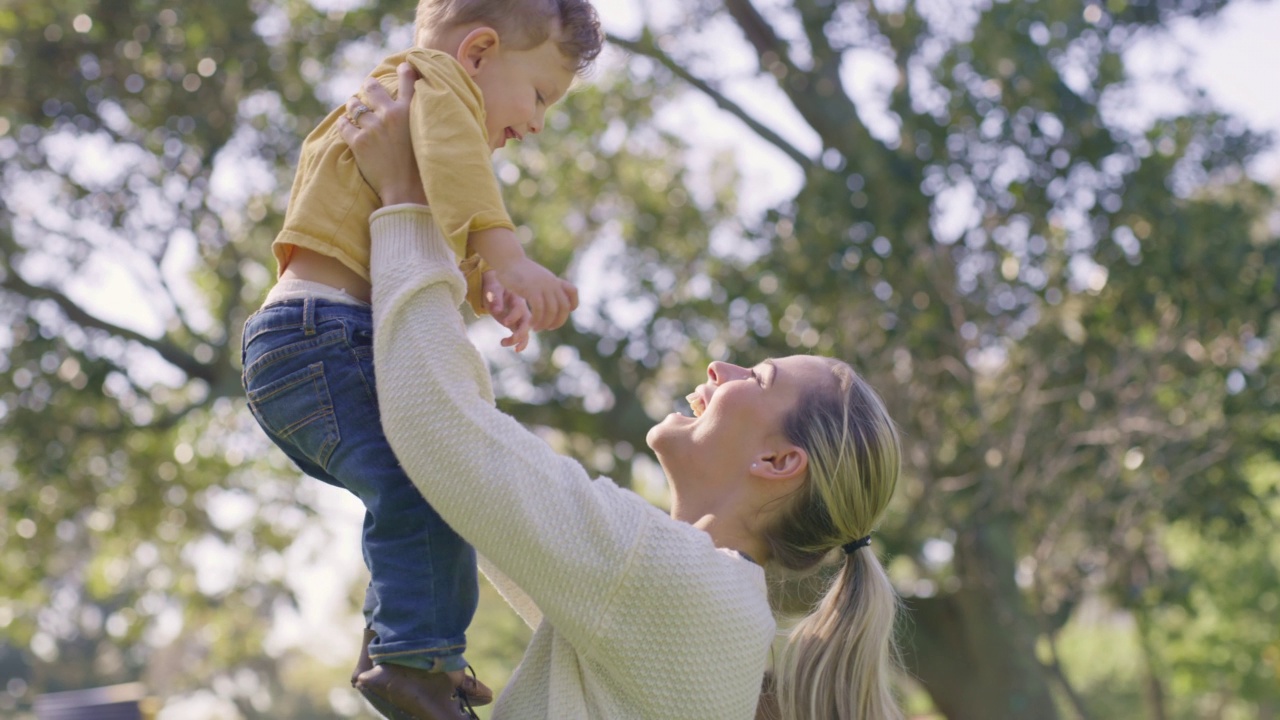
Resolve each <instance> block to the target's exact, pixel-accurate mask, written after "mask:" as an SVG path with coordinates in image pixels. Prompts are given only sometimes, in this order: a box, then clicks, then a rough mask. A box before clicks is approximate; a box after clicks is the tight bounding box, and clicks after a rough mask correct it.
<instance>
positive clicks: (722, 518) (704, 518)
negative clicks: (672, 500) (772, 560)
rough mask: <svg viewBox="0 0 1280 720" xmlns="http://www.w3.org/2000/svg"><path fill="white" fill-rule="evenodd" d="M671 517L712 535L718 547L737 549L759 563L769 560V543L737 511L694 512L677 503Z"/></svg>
mask: <svg viewBox="0 0 1280 720" xmlns="http://www.w3.org/2000/svg"><path fill="white" fill-rule="evenodd" d="M671 517H672V518H674V519H676V520H682V521H684V522H687V523H689V524H690V525H692V526H694V527H696V528H698V529H699V530H701V531H703V532H705V533H706V534H708V535H710V536H711V542H712V544H713V545H715V546H716V547H718V548H724V549H726V550H735V551H737V552H739V553H742V554H743V555H746V556H747V557H748V558H749V559H751V560H752V561H753V562H756V563H759V564H763V563H765V562H767V561H768V560H769V546H768V544H767V543H766V542H765V541H764V539H763V538H762V537H760V535H759V533H756V532H754V531H752V529H751V528H750V527H749V526H748V524H747V523H746V522H744V521H743V520H741V519H740V518H739V517H738V516H737V514H736V513H718V512H715V511H710V512H693V511H691V510H681V509H680V508H679V506H678V504H676V505H673V506H672V511H671Z"/></svg>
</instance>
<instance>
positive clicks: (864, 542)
mask: <svg viewBox="0 0 1280 720" xmlns="http://www.w3.org/2000/svg"><path fill="white" fill-rule="evenodd" d="M870 544H871V535H870V533H868V534H867V536H866V537H860V538H858V539H857V540H854V541H852V542H847V543H845V544H844V545H841V546H840V547H841V549H843V550H844V554H845V555H852V554H853V553H854V552H855V551H857V550H861V549H862V548H864V547H866V546H868V545H870Z"/></svg>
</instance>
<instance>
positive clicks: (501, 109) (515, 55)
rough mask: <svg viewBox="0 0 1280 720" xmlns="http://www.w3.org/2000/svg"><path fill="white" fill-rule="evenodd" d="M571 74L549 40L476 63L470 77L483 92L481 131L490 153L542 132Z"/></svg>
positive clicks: (504, 52) (562, 57)
mask: <svg viewBox="0 0 1280 720" xmlns="http://www.w3.org/2000/svg"><path fill="white" fill-rule="evenodd" d="M573 77H574V73H573V71H572V70H570V69H569V68H567V67H566V66H565V59H564V56H563V55H561V54H560V49H559V48H558V47H557V46H556V43H554V42H553V41H551V40H548V41H546V42H544V43H542V44H541V45H538V46H537V47H534V48H530V49H528V50H503V51H501V52H498V53H496V54H494V55H493V56H492V57H490V58H489V59H488V61H487V62H481V63H479V66H478V67H477V68H476V69H475V74H474V75H472V78H473V79H474V80H475V82H476V85H479V86H480V90H481V92H483V93H484V109H485V128H486V129H487V130H488V131H489V147H490V148H491V149H493V150H497V149H498V148H501V147H502V146H503V145H506V144H507V141H508V140H520V139H523V138H524V136H525V135H528V134H529V133H539V132H542V121H543V117H544V115H545V114H546V112H547V108H548V107H549V106H551V105H552V104H554V103H556V102H557V101H559V100H560V98H562V97H564V94H565V92H567V91H568V89H569V85H570V83H572V82H573Z"/></svg>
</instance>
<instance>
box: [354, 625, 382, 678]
mask: <svg viewBox="0 0 1280 720" xmlns="http://www.w3.org/2000/svg"><path fill="white" fill-rule="evenodd" d="M376 637H378V633H376V632H374V631H373V630H370V629H369V628H365V629H364V639H363V640H361V641H360V659H359V660H357V661H356V669H355V670H352V671H351V686H352V687H355V684H356V678H357V677H360V673H363V672H366V671H369V670H372V669H373V661H372V660H370V659H369V643H371V642H373V639H374V638H376Z"/></svg>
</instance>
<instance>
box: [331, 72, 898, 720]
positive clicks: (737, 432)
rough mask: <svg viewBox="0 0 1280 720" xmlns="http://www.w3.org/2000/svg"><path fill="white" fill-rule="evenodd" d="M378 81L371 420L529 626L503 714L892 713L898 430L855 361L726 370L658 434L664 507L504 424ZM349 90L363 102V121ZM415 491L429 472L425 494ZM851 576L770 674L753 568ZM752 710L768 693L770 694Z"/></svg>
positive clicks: (458, 284)
mask: <svg viewBox="0 0 1280 720" xmlns="http://www.w3.org/2000/svg"><path fill="white" fill-rule="evenodd" d="M411 72H412V71H410V70H408V69H407V68H404V67H402V68H401V75H400V88H399V95H398V99H397V100H394V101H393V100H392V99H391V98H390V97H389V96H388V95H387V94H386V93H385V92H383V91H382V88H381V87H376V86H367V87H366V88H365V89H364V96H363V97H362V98H361V100H363V102H364V104H366V105H367V106H368V107H370V108H372V112H366V113H365V114H364V115H363V116H362V117H361V120H360V127H359V128H356V127H354V126H353V125H351V124H350V123H344V124H343V127H342V132H343V136H344V137H345V138H346V140H347V142H348V143H349V144H350V145H351V147H352V148H353V150H354V151H355V153H356V156H357V160H358V162H359V165H360V168H361V171H362V172H363V173H364V175H365V177H366V178H367V179H368V180H369V181H370V183H371V184H372V185H373V186H374V187H375V189H377V190H378V193H379V196H380V197H381V198H382V200H383V203H384V207H383V209H382V210H380V211H378V212H377V213H375V214H374V216H373V218H372V219H371V226H372V235H373V267H372V275H373V297H374V300H373V304H374V328H375V330H374V358H375V362H376V367H377V391H378V395H379V397H380V399H381V413H382V423H383V426H384V429H385V432H386V435H387V437H388V438H389V439H390V441H391V445H392V447H393V448H394V450H395V452H396V455H397V457H398V458H399V460H400V462H401V463H402V465H403V466H404V469H405V471H406V472H407V473H408V475H409V477H410V478H413V479H414V483H415V485H417V486H418V488H419V489H420V490H421V492H422V494H423V495H424V496H425V497H426V499H427V500H428V501H429V502H430V503H431V505H432V506H433V507H435V508H436V509H437V510H438V511H439V512H440V514H441V515H442V516H443V517H444V518H445V520H446V521H447V522H449V524H450V525H452V526H453V527H454V528H455V529H456V530H457V531H458V532H459V533H460V534H461V535H462V536H463V537H464V538H466V539H467V540H468V541H470V542H471V543H472V544H474V545H475V547H476V550H477V551H478V553H479V554H480V555H482V556H483V557H484V558H485V561H483V562H482V567H483V568H484V569H485V571H486V574H487V575H488V576H489V577H490V579H491V580H492V581H493V582H494V584H495V586H497V587H498V588H499V590H500V591H501V592H502V593H503V595H504V596H505V597H506V598H507V599H508V601H509V602H511V604H512V605H513V606H514V607H515V608H516V610H517V611H518V612H520V614H521V615H522V616H523V618H524V620H525V621H526V622H528V623H529V625H530V626H532V627H534V628H535V629H536V631H535V633H534V636H533V639H532V640H531V642H530V644H529V647H528V649H527V650H526V652H525V656H524V658H523V660H522V661H521V664H520V666H519V667H518V668H517V670H516V672H515V674H514V676H513V677H512V678H511V681H510V683H509V684H508V685H507V687H506V688H505V690H504V691H503V693H502V695H501V696H500V697H499V698H498V701H497V705H496V707H495V710H494V717H495V718H518V719H519V720H525V719H527V718H556V719H557V720H560V719H563V718H601V719H608V720H618V719H620V718H663V719H664V720H670V719H675V718H691V719H694V718H696V719H697V720H705V719H707V718H742V719H745V718H751V717H753V713H755V712H756V710H757V704H759V705H760V712H761V713H762V716H766V715H770V714H772V713H775V712H776V713H777V716H778V717H781V718H784V719H785V720H801V719H804V720H816V719H819V718H820V719H823V720H825V719H826V718H838V719H840V720H853V719H854V718H858V719H859V720H872V719H880V718H900V717H901V713H900V711H899V709H898V707H897V705H896V703H895V701H894V698H893V695H892V692H891V690H890V679H891V673H892V669H893V664H892V657H893V652H892V647H893V646H892V629H893V623H894V616H895V613H896V610H897V600H896V596H895V595H894V592H893V589H892V586H891V585H890V584H889V580H888V578H887V576H886V575H885V572H884V569H883V568H882V567H881V565H880V562H879V560H878V559H877V558H876V555H875V553H874V552H873V551H872V550H871V549H868V548H867V545H868V543H869V541H870V534H871V531H872V530H873V528H874V527H875V525H876V523H877V522H878V520H879V518H880V516H881V514H882V513H883V512H884V509H885V507H886V506H887V505H888V503H889V499H890V497H891V496H892V494H893V489H894V485H895V483H896V481H897V477H898V470H899V445H898V439H897V435H896V432H895V430H894V426H893V423H892V421H891V420H890V418H889V416H888V414H887V412H886V410H885V407H884V405H883V403H882V402H881V401H880V399H879V397H878V396H877V395H876V394H875V392H874V391H873V390H872V389H871V388H870V387H869V386H868V385H867V384H866V383H865V382H864V381H863V380H862V379H861V378H860V377H858V375H857V374H856V373H854V371H853V370H852V369H851V368H850V367H849V366H848V365H846V364H844V363H842V362H838V361H835V360H831V359H827V358H818V357H812V356H793V357H785V358H779V359H775V360H767V361H765V362H763V363H761V364H759V365H757V366H755V367H753V368H742V367H738V366H735V365H730V364H727V363H721V362H715V363H712V364H711V365H710V366H709V367H708V368H707V382H705V383H703V384H701V385H698V387H697V388H696V389H695V390H694V392H693V393H692V394H691V395H690V404H691V405H692V407H693V408H694V412H693V417H688V416H684V415H679V414H674V413H673V414H671V415H669V416H667V417H666V418H665V419H663V420H662V421H661V422H659V423H658V424H657V425H656V426H655V427H654V428H653V429H652V430H650V431H649V434H648V443H649V446H650V447H651V448H652V449H653V451H654V453H655V454H656V455H657V457H658V460H659V461H660V463H661V464H662V468H663V470H664V471H665V472H666V475H667V478H668V481H669V483H670V486H671V499H672V506H671V514H670V516H668V515H666V514H664V513H662V512H661V511H659V510H657V509H656V508H654V507H653V506H651V505H650V504H648V503H647V502H645V501H644V500H643V499H642V498H640V497H639V496H637V495H635V494H634V493H631V492H629V491H627V490H623V489H620V488H618V487H617V486H616V485H614V484H613V483H612V482H610V481H609V480H607V479H603V478H601V479H597V480H594V481H593V480H591V479H590V478H589V477H588V476H587V473H586V471H585V470H584V469H583V468H582V467H581V466H580V465H579V464H578V463H577V462H575V461H573V460H572V459H569V458H566V457H563V456H560V455H557V454H556V453H555V452H553V451H552V450H551V449H550V448H549V447H548V446H547V445H546V443H544V442H543V441H542V440H540V439H539V438H538V437H537V436H535V435H533V434H532V433H530V432H528V431H527V430H525V429H524V428H523V427H522V426H521V425H520V424H519V423H517V422H516V421H515V420H513V419H512V418H510V417H509V416H507V415H505V414H503V413H502V412H500V411H498V410H497V409H496V408H495V407H494V404H493V391H492V389H491V386H490V382H489V375H488V372H487V369H486V367H485V364H484V362H483V360H482V359H481V358H480V356H479V354H478V353H477V352H476V350H475V348H474V347H473V346H472V345H471V344H470V342H469V341H468V339H467V336H466V334H465V331H464V328H463V325H462V322H461V318H460V315H458V314H457V306H458V304H459V303H460V302H461V299H462V295H461V293H462V292H463V289H464V286H463V283H462V278H461V276H460V275H459V273H458V272H457V270H456V266H455V261H454V258H453V257H452V256H451V255H450V253H449V250H448V249H447V248H446V246H445V244H444V242H443V240H442V239H441V236H440V233H439V231H438V230H437V229H436V228H435V226H434V224H433V223H432V222H431V216H430V212H429V210H428V209H427V208H425V207H423V205H424V204H425V202H426V199H425V197H424V196H423V192H422V188H421V184H420V182H419V181H418V178H417V172H416V168H414V167H413V161H412V157H413V155H412V153H411V152H409V150H408V148H409V137H408V130H407V116H408V107H409V99H410V98H411V97H412V93H413V77H412V75H411ZM359 102H360V100H356V99H354V98H353V100H352V103H351V106H352V107H354V106H355V105H356V104H357V103H359ZM419 478H424V479H429V480H419ZM827 562H835V563H839V564H840V565H841V567H840V569H839V571H838V572H837V573H836V576H835V578H834V580H833V582H832V585H831V587H830V589H829V590H828V592H827V593H826V595H825V597H824V598H823V599H822V601H821V602H820V603H819V605H818V606H817V608H816V610H815V611H814V612H813V614H811V615H810V616H808V617H807V618H805V619H804V620H803V621H802V622H801V623H800V624H799V626H797V627H796V628H795V630H794V631H793V632H792V633H791V635H790V638H789V640H788V642H787V645H786V649H785V651H784V652H783V653H782V654H781V656H780V657H778V658H776V660H775V662H774V669H773V675H774V677H776V682H775V683H769V684H766V687H768V686H769V685H773V686H774V687H776V692H770V693H766V694H765V695H764V696H762V695H761V692H760V690H761V683H762V678H764V676H765V666H766V661H767V659H768V657H769V654H770V645H771V643H772V640H773V638H774V636H775V633H776V625H775V621H774V619H773V614H772V612H771V609H770V607H769V603H768V596H767V592H766V586H765V571H764V569H763V568H764V567H770V568H774V567H776V568H786V569H788V570H799V571H806V570H811V569H816V568H818V567H819V566H821V565H823V564H825V563H827ZM762 697H763V698H764V700H765V701H764V702H759V703H758V701H759V700H761V698H762Z"/></svg>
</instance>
